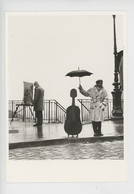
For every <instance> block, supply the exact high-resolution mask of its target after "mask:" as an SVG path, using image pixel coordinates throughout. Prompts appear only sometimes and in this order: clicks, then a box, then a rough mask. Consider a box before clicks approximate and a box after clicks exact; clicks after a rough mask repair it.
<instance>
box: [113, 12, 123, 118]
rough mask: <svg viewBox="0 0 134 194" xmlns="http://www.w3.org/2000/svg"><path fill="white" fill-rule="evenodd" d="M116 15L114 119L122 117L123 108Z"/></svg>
mask: <svg viewBox="0 0 134 194" xmlns="http://www.w3.org/2000/svg"><path fill="white" fill-rule="evenodd" d="M115 18H116V15H113V28H114V83H113V86H114V91H113V92H112V95H113V110H112V119H113V120H117V119H122V118H123V117H122V114H123V112H122V108H121V91H120V88H119V85H120V83H119V82H118V58H117V57H118V53H117V45H116V26H115Z"/></svg>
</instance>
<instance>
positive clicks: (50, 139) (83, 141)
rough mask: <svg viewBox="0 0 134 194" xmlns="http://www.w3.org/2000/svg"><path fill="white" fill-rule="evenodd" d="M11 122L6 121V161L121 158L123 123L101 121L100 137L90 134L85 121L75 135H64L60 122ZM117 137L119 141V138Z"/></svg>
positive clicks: (90, 130)
mask: <svg viewBox="0 0 134 194" xmlns="http://www.w3.org/2000/svg"><path fill="white" fill-rule="evenodd" d="M33 124H34V123H33V122H22V121H13V122H12V123H11V125H10V124H9V136H8V141H9V148H10V149H9V159H10V160H54V159H73V160H77V159H97V160H102V159H103V160H122V159H123V158H124V141H123V122H122V121H121V120H118V121H111V120H110V121H104V122H103V123H102V133H103V135H104V136H102V137H94V134H93V130H92V125H91V124H85V125H83V127H82V131H81V133H80V134H79V136H78V138H77V137H71V136H70V138H68V135H67V134H66V132H65V131H64V124H43V126H42V127H38V128H37V127H33ZM120 140H121V141H120Z"/></svg>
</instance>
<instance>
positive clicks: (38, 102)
mask: <svg viewBox="0 0 134 194" xmlns="http://www.w3.org/2000/svg"><path fill="white" fill-rule="evenodd" d="M34 87H35V91H34V99H33V105H34V111H35V116H36V118H37V123H36V124H35V125H33V126H42V121H43V114H42V111H43V110H44V90H43V88H41V87H40V85H39V83H38V82H37V81H35V82H34Z"/></svg>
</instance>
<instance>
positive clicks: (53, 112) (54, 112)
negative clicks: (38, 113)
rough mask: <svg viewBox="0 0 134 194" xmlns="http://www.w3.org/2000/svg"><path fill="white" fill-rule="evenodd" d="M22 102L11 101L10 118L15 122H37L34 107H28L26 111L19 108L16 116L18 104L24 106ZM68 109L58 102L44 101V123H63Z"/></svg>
mask: <svg viewBox="0 0 134 194" xmlns="http://www.w3.org/2000/svg"><path fill="white" fill-rule="evenodd" d="M22 103H23V101H21V100H9V118H11V119H12V118H13V116H14V118H13V119H15V120H20V119H22V120H23V121H24V120H25V119H26V120H29V121H31V120H35V112H34V110H33V106H30V109H31V110H30V109H29V107H28V106H26V108H25V109H24V108H23V106H22V107H21V106H19V107H18V110H17V113H16V114H15V115H14V113H15V110H16V108H17V105H18V104H22ZM65 115H66V109H65V108H64V107H63V106H62V105H61V104H59V103H58V102H57V101H56V100H44V111H43V122H46V123H63V122H64V120H65Z"/></svg>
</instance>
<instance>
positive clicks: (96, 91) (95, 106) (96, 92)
mask: <svg viewBox="0 0 134 194" xmlns="http://www.w3.org/2000/svg"><path fill="white" fill-rule="evenodd" d="M79 91H80V93H81V94H83V95H84V96H89V97H90V98H91V104H90V113H91V120H92V126H93V131H94V136H102V135H103V134H102V133H101V122H102V121H103V120H104V109H105V107H106V105H107V100H108V94H107V91H106V90H105V89H104V88H103V81H102V80H97V81H96V85H95V86H94V87H93V88H90V89H89V90H87V91H85V90H84V89H83V88H82V86H81V85H79Z"/></svg>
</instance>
